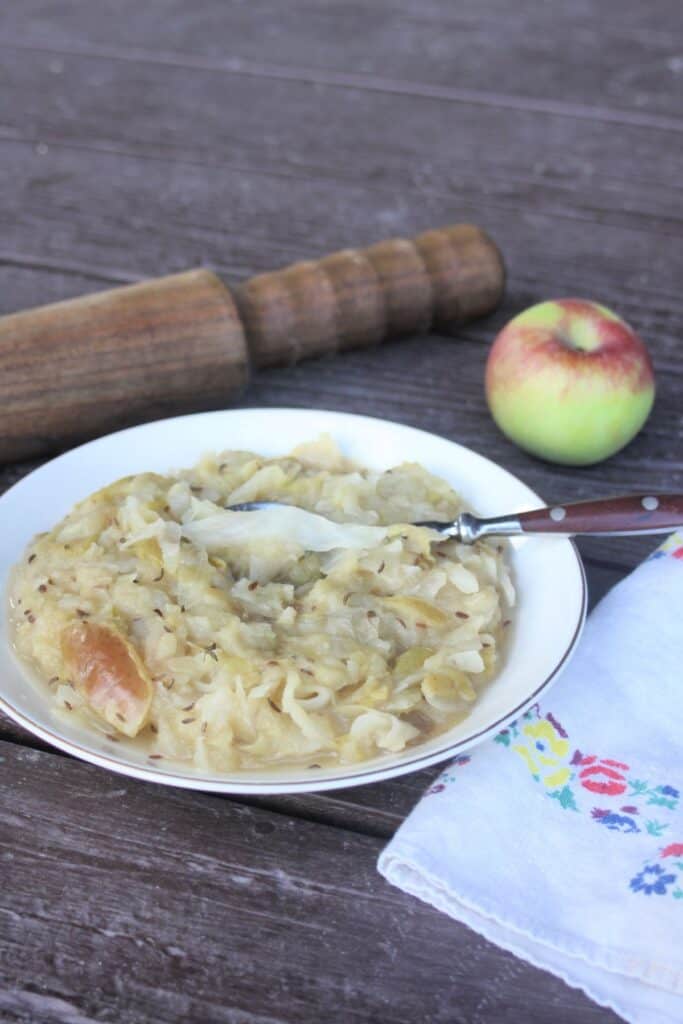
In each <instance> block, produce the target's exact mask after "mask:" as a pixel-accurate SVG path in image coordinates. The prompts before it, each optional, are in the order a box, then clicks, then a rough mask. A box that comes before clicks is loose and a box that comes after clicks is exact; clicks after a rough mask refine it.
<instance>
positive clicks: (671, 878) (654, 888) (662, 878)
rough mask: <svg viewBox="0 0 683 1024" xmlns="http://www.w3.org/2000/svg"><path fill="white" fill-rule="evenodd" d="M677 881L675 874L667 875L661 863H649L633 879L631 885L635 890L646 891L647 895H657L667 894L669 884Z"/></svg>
mask: <svg viewBox="0 0 683 1024" xmlns="http://www.w3.org/2000/svg"><path fill="white" fill-rule="evenodd" d="M675 881H676V876H675V875H667V874H666V873H665V871H664V868H663V867H662V866H661V865H660V864H647V865H646V866H645V867H644V868H643V870H642V871H640V872H639V873H638V874H637V875H636V877H635V878H632V879H631V882H630V885H631V889H632V890H633V891H634V892H644V893H645V895H646V896H651V895H652V893H656V894H657V896H665V895H666V889H667V886H668V885H671V883H672V882H675Z"/></svg>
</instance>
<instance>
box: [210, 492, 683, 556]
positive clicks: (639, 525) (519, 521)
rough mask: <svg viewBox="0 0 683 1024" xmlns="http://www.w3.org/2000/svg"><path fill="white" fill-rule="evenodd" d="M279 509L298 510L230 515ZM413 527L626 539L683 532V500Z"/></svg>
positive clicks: (473, 536)
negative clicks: (630, 536) (651, 534)
mask: <svg viewBox="0 0 683 1024" xmlns="http://www.w3.org/2000/svg"><path fill="white" fill-rule="evenodd" d="M278 507H280V508H291V507H292V506H291V505H286V504H285V503H284V502H277V501H247V502H243V503H242V504H238V505H230V506H229V509H230V511H233V512H253V511H256V510H260V509H266V508H278ZM302 511H303V510H302ZM340 525H341V524H340ZM413 525H414V526H422V527H425V528H426V529H429V530H434V531H436V532H437V533H439V534H441V537H442V538H443V539H444V540H448V539H455V540H459V541H460V542H461V543H462V544H473V543H474V542H475V541H477V540H480V539H481V538H482V537H516V536H520V535H524V534H551V535H552V534H554V535H560V536H574V535H576V534H601V535H603V536H607V537H620V536H624V535H627V534H636V533H667V532H668V531H669V530H675V529H676V528H677V527H681V526H683V494H643V495H624V496H622V497H615V498H598V499H595V500H592V501H577V502H573V503H571V504H562V505H548V506H545V507H543V508H537V509H532V510H531V511H530V512H516V513H512V514H509V515H503V516H493V517H482V516H475V515H472V513H471V512H461V513H460V515H458V516H456V518H455V519H453V520H449V521H448V522H439V521H428V522H420V523H414V524H413Z"/></svg>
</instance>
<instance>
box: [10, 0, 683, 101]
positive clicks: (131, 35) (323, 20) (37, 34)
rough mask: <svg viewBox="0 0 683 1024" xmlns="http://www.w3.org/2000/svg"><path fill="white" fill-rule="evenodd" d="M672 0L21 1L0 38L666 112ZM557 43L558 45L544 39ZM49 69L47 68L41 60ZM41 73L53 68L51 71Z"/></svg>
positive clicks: (193, 63)
mask: <svg viewBox="0 0 683 1024" xmlns="http://www.w3.org/2000/svg"><path fill="white" fill-rule="evenodd" d="M678 13H679V8H678V5H677V3H676V0H653V2H652V3H650V4H647V5H641V4H626V5H624V4H620V3H618V2H617V0H607V2H605V3H602V4H601V5H600V9H599V12H597V11H596V9H595V5H594V4H591V3H585V4H580V5H579V4H573V5H571V6H569V5H568V6H564V5H563V6H554V7H552V8H551V7H545V6H539V5H538V4H536V3H533V2H530V0H521V2H520V3H517V4H515V6H514V8H512V7H510V5H509V4H506V3H505V0H486V2H485V3H479V2H477V0H465V2H462V3H459V4H457V5H449V6H446V5H444V4H443V3H442V2H440V0H423V2H422V3H420V4H419V5H415V4H414V3H411V2H410V0H378V2H375V3H373V4H372V6H371V7H365V8H364V9H363V10H362V12H360V11H359V9H358V7H357V6H356V5H353V4H344V3H339V2H338V3H325V4H319V5H313V6H311V5H310V4H307V3H304V2H301V0H298V2H297V0H295V2H291V3H288V4H286V5H283V4H281V3H278V2H277V0H251V2H250V3H249V4H248V5H246V4H220V3H212V4H208V3H205V4H202V5H201V6H200V8H199V9H195V8H188V7H187V5H186V4H184V3H182V0H169V2H167V3H165V4H164V16H163V17H159V16H158V13H157V11H156V8H155V6H154V5H149V6H147V5H143V6H141V5H139V4H136V3H135V2H134V0H122V2H120V3H118V4H117V5H116V8H115V9H112V10H99V9H96V8H94V7H93V6H92V5H88V4H83V3H82V2H81V0H70V2H63V0H62V2H55V0H32V2H30V3H24V4H21V5H14V6H12V5H8V6H7V7H6V8H5V9H4V10H2V11H0V35H2V37H3V38H4V39H5V40H7V41H9V40H12V41H16V42H18V43H20V44H21V45H23V46H37V47H46V48H47V47H49V48H51V49H53V50H56V51H60V52H63V53H66V54H67V55H68V54H70V53H73V52H74V51H75V52H85V53H90V54H92V55H98V54H102V53H103V52H105V53H109V54H115V55H117V58H118V59H120V60H140V59H147V60H150V61H154V60H157V61H165V62H169V63H175V64H176V65H177V66H186V67H187V66H189V67H197V66H200V67H205V68H213V69H216V70H223V69H226V68H227V69H230V68H236V67H237V68H242V69H244V68H245V67H246V68H249V69H250V73H253V74H257V73H258V72H259V70H260V71H261V73H264V72H265V73H268V71H270V72H271V73H272V71H273V69H280V70H281V73H285V72H289V73H290V74H299V75H301V76H302V77H303V76H304V75H307V76H308V80H310V78H311V77H312V76H314V75H315V73H316V72H317V73H318V74H319V75H320V74H321V73H328V74H329V73H331V72H336V73H337V74H340V73H345V74H347V75H354V76H356V78H359V77H361V76H362V78H363V79H366V80H368V79H369V80H370V82H373V81H375V82H377V83H382V82H384V83H386V82H387V81H392V80H393V81H399V82H402V83H406V84H413V83H425V84H431V85H432V86H442V87H443V86H449V87H451V88H456V87H458V86H459V87H460V88H463V89H466V90H467V92H468V93H478V94H479V95H480V96H481V97H482V100H485V99H486V98H487V97H491V100H492V101H494V102H495V101H497V102H499V103H500V102H504V101H508V102H509V101H510V100H511V99H515V100H517V102H520V103H523V102H524V101H525V100H526V101H527V102H529V101H533V100H537V101H546V100H547V99H548V98H549V97H550V98H554V99H555V100H556V101H559V102H561V103H562V105H563V106H565V107H567V108H570V107H573V108H574V109H576V107H577V106H578V105H585V106H589V107H591V108H592V109H594V110H595V109H601V110H603V111H604V110H611V111H615V112H617V111H624V110H631V111H634V112H636V113H637V114H639V115H640V116H641V117H645V116H647V115H651V116H654V115H657V114H671V115H675V116H680V99H677V94H676V87H677V84H678V81H677V75H678V74H679V72H680V66H679V64H678V63H677V59H676V55H677V51H676V49H675V45H672V33H671V27H672V26H674V25H676V23H677V20H676V19H677V15H678ZM560 39H561V40H562V45H561V46H558V45H557V41H558V40H560ZM52 60H53V65H52V66H53V69H56V68H58V67H59V64H58V63H54V57H53V58H52ZM53 73H59V72H58V71H53Z"/></svg>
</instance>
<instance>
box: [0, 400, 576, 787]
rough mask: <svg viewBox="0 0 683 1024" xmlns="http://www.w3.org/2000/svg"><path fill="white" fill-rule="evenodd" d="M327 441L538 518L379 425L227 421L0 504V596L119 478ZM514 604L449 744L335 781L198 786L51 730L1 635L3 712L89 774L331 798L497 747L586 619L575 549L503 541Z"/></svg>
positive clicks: (479, 506)
mask: <svg viewBox="0 0 683 1024" xmlns="http://www.w3.org/2000/svg"><path fill="white" fill-rule="evenodd" d="M323 431H328V432H329V433H330V434H332V435H333V437H334V438H335V440H336V441H337V442H338V443H339V444H340V446H341V448H342V450H343V451H344V452H345V453H346V454H347V455H349V456H351V458H354V459H357V460H358V461H359V462H361V463H364V464H365V465H368V466H370V467H372V468H375V469H387V468H389V467H390V466H393V465H396V464H397V463H400V462H404V461H415V462H419V463H421V464H422V465H423V466H425V467H426V468H427V469H428V470H430V471H431V472H432V473H436V474H437V475H438V476H440V477H443V478H444V479H445V480H447V481H448V482H449V483H450V484H451V485H452V486H453V487H454V488H455V489H456V490H457V491H458V492H459V493H460V494H462V496H463V498H464V499H465V501H466V502H467V503H468V504H469V505H471V506H472V507H473V508H474V509H476V510H477V511H478V512H480V513H482V514H484V515H499V514H502V513H505V512H515V511H524V510H527V509H530V508H534V507H537V506H538V505H542V504H543V502H542V501H541V499H540V498H538V496H537V495H535V494H534V492H533V491H531V490H529V488H528V487H526V486H525V485H524V484H523V483H521V481H519V480H518V479H517V478H516V477H514V476H512V475H511V474H510V473H508V472H506V471H505V470H504V469H501V468H500V467H499V466H496V465H495V464H494V463H493V462H489V460H488V459H485V458H483V457H482V456H481V455H477V454H475V453H474V452H472V451H470V450H469V449H467V448H463V447H462V446H461V445H458V444H454V443H453V442H452V441H446V440H444V439H443V438H441V437H436V436H435V435H433V434H427V433H425V432H424V431H421V430H414V429H413V428H411V427H404V426H401V425H400V424H398V423H389V422H387V421H386V420H378V419H370V418H369V417H366V416H351V415H348V414H346V413H338V412H320V411H316V410H304V409H234V410H228V411H225V412H210V413H203V414H199V415H196V416H182V417H178V418H176V419H170V420H160V421H158V422H156V423H149V424H146V425H145V426H141V427H134V428H132V429H131V430H123V431H121V432H120V433H117V434H111V435H109V436H108V437H103V438H101V439H100V440H97V441H92V442H91V443H90V444H86V445H83V446H82V447H81V448H76V449H74V450H73V451H70V452H67V453H66V454H65V455H62V456H60V457H59V458H57V459H54V460H53V461H52V462H48V463H47V464H46V465H44V466H41V467H40V469H37V470H35V472H33V473H31V474H30V475H29V476H27V477H24V479H23V480H20V481H19V483H17V484H15V486H14V487H12V488H11V489H10V490H9V491H7V492H6V493H5V494H4V495H2V497H0V523H1V524H2V529H0V592H1V593H5V591H6V588H7V579H8V573H9V570H10V568H11V567H12V565H13V564H14V563H16V562H17V561H18V559H19V558H20V556H21V554H22V552H23V550H24V548H25V547H26V545H27V544H28V543H29V541H30V540H31V538H32V537H33V536H34V534H36V533H38V532H40V531H42V530H48V529H50V528H51V527H52V526H53V525H54V524H55V523H56V522H57V521H58V520H59V519H60V518H61V517H62V516H63V515H65V514H66V513H67V512H68V511H69V509H70V508H71V506H72V505H73V504H74V502H76V501H79V500H80V499H81V498H85V497H86V496H87V495H88V494H90V493H92V492H93V491H95V490H97V489H98V488H99V487H103V486H104V485H105V484H108V483H111V482H112V481H113V480H116V479H117V478H119V477H122V476H127V475H128V474H130V473H139V472H143V471H145V470H156V471H158V472H165V471H168V470H170V469H176V468H183V467H187V466H191V465H193V464H194V463H195V462H196V461H197V459H198V458H199V456H200V455H201V454H202V453H203V452H205V451H208V450H220V449H229V448H241V449H246V450H250V451H255V452H259V453H262V454H265V455H280V454H284V453H286V452H288V451H289V450H290V449H291V448H293V447H294V446H295V445H297V444H300V443H301V442H302V441H306V440H310V439H311V438H314V437H315V436H316V435H318V434H320V433H322V432H323ZM512 562H513V570H514V576H515V582H516V586H517V590H518V594H519V604H518V607H517V608H516V609H515V613H514V628H513V629H512V631H511V636H510V638H509V641H508V651H507V656H506V659H505V664H504V667H503V669H502V671H501V673H500V674H499V676H498V677H497V678H496V679H495V680H494V681H493V683H492V684H491V685H490V686H489V687H488V688H487V689H486V690H485V691H484V693H483V694H482V696H481V698H480V699H479V701H478V703H477V704H476V705H475V706H474V708H473V710H472V713H471V714H470V716H469V717H468V718H467V719H466V720H465V721H464V722H461V723H460V724H459V725H456V726H454V727H453V728H452V729H451V730H449V731H448V732H447V733H443V734H441V735H440V736H438V737H436V738H434V739H432V740H430V741H428V742H426V743H424V744H422V745H421V746H420V747H415V748H412V749H410V750H407V751H405V752H404V753H402V754H400V755H395V754H392V755H386V756H382V757H378V758H376V759H375V760H373V761H368V762H365V763H364V764H361V765H355V766H350V767H346V768H329V769H308V770H301V769H297V770H291V769H290V770H287V769H284V770H283V769H280V770H279V771H278V773H277V775H275V774H273V773H272V772H254V771H249V772H240V773H235V774H232V775H202V774H198V773H191V772H188V771H187V769H186V768H184V767H179V766H178V765H176V766H175V767H174V766H172V765H171V764H170V763H169V764H168V765H167V766H166V767H163V768H162V767H160V766H159V767H157V766H154V767H152V766H151V765H150V763H149V761H147V760H146V758H145V756H144V755H143V754H141V753H138V752H137V751H133V750H127V749H126V747H125V745H124V744H123V743H121V744H116V743H112V742H111V741H109V740H107V739H106V738H104V737H103V738H100V737H99V736H96V735H94V734H92V733H90V732H88V731H87V730H85V729H84V728H82V727H79V726H78V725H70V724H62V723H61V722H58V721H57V719H56V718H54V717H53V715H52V712H51V708H50V704H49V702H48V697H47V694H46V692H45V689H44V688H43V687H42V686H41V684H40V683H39V682H38V681H37V680H35V679H32V678H31V676H30V673H28V672H27V671H26V669H25V668H24V667H23V666H21V665H20V664H19V662H18V661H17V660H16V658H15V656H14V654H13V653H12V650H11V648H10V645H9V639H8V635H7V616H6V615H5V614H3V615H2V616H1V619H2V621H1V624H0V709H2V710H3V711H4V712H5V714H7V715H9V716H10V718H13V719H14V720H15V721H16V722H18V723H19V725H23V726H24V727H25V728H26V729H28V730H29V731H30V732H32V733H35V735H36V736H40V737H41V738H42V739H44V740H46V741H47V742H48V743H51V744H53V745H54V746H56V747H59V748H60V749H61V750H65V751H67V752H68V753H70V754H73V755H75V756H76V757H81V758H83V759H84V760H86V761H91V762H93V763H94V764H98V765H101V766H102V767H104V768H110V769H112V770H113V771H117V772H122V773H123V774H124V775H132V776H135V777H137V778H140V779H149V780H151V781H154V782H162V783H166V784H169V785H176V786H186V787H188V788H191V789H203V790H212V791H214V792H221V793H288V792H302V791H306V790H322V789H335V788H339V787H342V786H351V785H357V784H360V783H366V782H375V781H378V780H380V779H388V778H391V777H392V776H395V775H402V774H404V773H406V772H411V771H415V770H417V769H418V768H424V767H426V766H427V765H430V764H434V763H435V762H437V761H442V760H445V759H447V758H450V757H452V756H454V755H455V754H457V753H460V752H462V751H463V750H466V749H467V748H468V747H471V746H473V745H474V744H475V743H480V742H481V741H482V740H484V739H486V737H488V736H492V735H494V734H495V733H496V732H498V731H499V730H500V729H501V728H502V727H503V726H504V725H505V724H506V723H507V722H509V721H510V720H511V719H514V718H515V717H516V716H518V715H519V714H520V713H522V712H523V711H524V710H526V708H528V707H529V706H530V705H531V704H533V703H534V701H536V700H538V698H539V697H540V695H541V694H542V693H543V692H544V690H546V689H547V687H548V686H549V685H550V684H551V682H552V681H553V680H554V679H555V678H556V677H557V675H558V673H559V672H560V671H561V669H562V668H563V667H564V665H565V664H566V663H567V660H568V659H569V657H570V655H571V653H572V651H573V649H574V647H575V646H576V643H577V640H578V638H579V634H580V632H581V628H582V626H583V621H584V618H585V613H586V583H585V577H584V573H583V568H582V565H581V561H580V559H579V556H578V553H577V551H576V548H575V547H574V545H573V544H572V543H571V542H570V541H569V540H565V539H561V538H533V537H530V538H527V537H525V538H520V539H515V540H513V541H512Z"/></svg>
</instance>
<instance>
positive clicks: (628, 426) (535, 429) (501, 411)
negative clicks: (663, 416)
mask: <svg viewBox="0 0 683 1024" xmlns="http://www.w3.org/2000/svg"><path fill="white" fill-rule="evenodd" d="M654 395H655V381H654V373H653V370H652V363H651V361H650V357H649V355H648V351H647V349H646V347H645V344H644V343H643V341H642V340H641V339H640V338H639V337H638V335H637V334H636V333H635V331H634V330H633V329H632V328H631V327H629V325H628V324H627V323H625V322H624V321H623V320H622V319H621V318H620V317H618V316H617V315H616V313H613V312H612V311H611V310H609V309H607V308H606V307H605V306H602V305H599V304H598V303H597V302H589V301H587V300H584V299H555V300H552V301H549V302H541V303H539V304H538V305H536V306H532V307H531V308H530V309H527V310H525V311H524V312H523V313H520V314H519V316H516V317H515V318H514V319H513V320H511V321H510V322H509V323H508V324H507V326H505V327H504V328H503V330H502V331H501V332H500V334H499V335H498V337H497V338H496V340H495V341H494V343H493V346H492V348H491V351H490V353H489V357H488V362H487V365H486V398H487V401H488V404H489V409H490V410H491V415H492V416H493V418H494V420H495V421H496V423H497V424H498V426H499V427H500V429H501V430H502V431H503V433H504V434H506V435H507V436H508V437H509V438H510V439H511V440H512V441H514V442H515V443H516V444H518V445H519V446H520V447H521V448H524V449H526V451H529V452H531V453H532V454H534V455H538V456H540V457H541V458H544V459H548V460H549V461H550V462H559V463H563V464H565V465H571V466H588V465H591V464H592V463H595V462H601V461H602V460H603V459H606V458H608V457H609V456H610V455H613V454H614V453H615V452H617V451H619V449H620V448H623V446H624V445H625V444H628V442H629V441H630V440H631V439H632V438H633V437H635V435H636V434H637V433H638V431H639V430H640V429H641V427H642V426H643V424H644V423H645V420H646V419H647V417H648V415H649V413H650V409H651V408H652V403H653V401H654Z"/></svg>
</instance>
